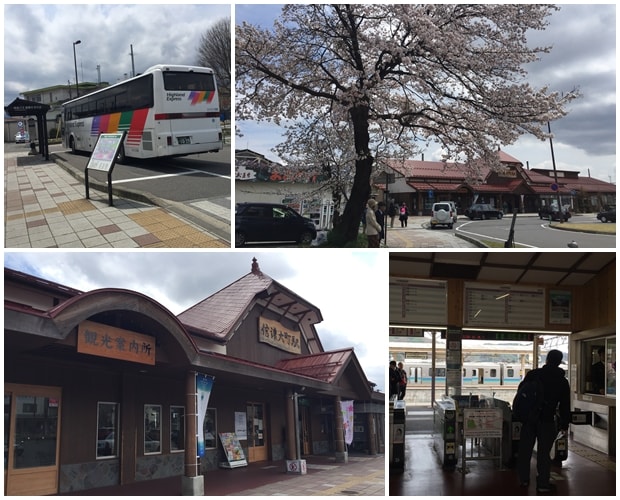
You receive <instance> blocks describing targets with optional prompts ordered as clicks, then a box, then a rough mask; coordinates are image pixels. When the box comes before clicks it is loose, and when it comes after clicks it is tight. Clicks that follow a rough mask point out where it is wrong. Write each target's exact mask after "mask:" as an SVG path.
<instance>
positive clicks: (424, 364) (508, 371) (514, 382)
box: [404, 359, 532, 387]
mask: <svg viewBox="0 0 620 500" xmlns="http://www.w3.org/2000/svg"><path fill="white" fill-rule="evenodd" d="M404 366H405V370H406V371H407V377H408V385H409V386H410V387H413V386H419V387H426V386H428V387H430V385H431V381H432V378H433V371H432V370H433V367H432V365H431V362H430V360H410V359H409V360H406V361H405V362H404ZM531 369H532V365H531V364H526V365H516V364H511V363H491V362H465V363H464V364H463V376H462V384H463V385H466V386H467V387H472V386H490V385H507V386H515V387H516V386H518V385H519V383H520V382H521V380H523V377H525V375H526V374H527V372H528V371H530V370H531ZM445 381H446V366H445V363H436V364H435V384H444V383H445Z"/></svg>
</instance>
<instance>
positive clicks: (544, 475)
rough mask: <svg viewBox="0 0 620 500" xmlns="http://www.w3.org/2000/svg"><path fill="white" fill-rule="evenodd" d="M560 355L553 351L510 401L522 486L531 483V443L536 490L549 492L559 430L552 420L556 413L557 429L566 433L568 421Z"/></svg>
mask: <svg viewBox="0 0 620 500" xmlns="http://www.w3.org/2000/svg"><path fill="white" fill-rule="evenodd" d="M561 362H562V352H561V351H558V350H556V349H552V350H551V351H549V352H548V353H547V360H546V363H545V365H544V366H543V367H542V368H537V369H535V370H531V371H530V372H529V373H528V374H527V375H526V376H525V378H524V379H523V381H522V382H521V383H520V384H519V389H518V390H517V395H516V396H515V399H514V402H513V418H515V420H518V421H520V422H522V427H521V438H520V441H519V456H518V460H517V471H518V474H519V482H520V484H521V486H524V487H527V486H529V484H530V461H531V458H532V451H533V449H534V443H535V442H538V444H537V452H536V469H537V472H538V475H537V477H536V491H537V492H538V493H550V492H551V491H552V485H551V484H550V482H549V478H550V475H551V457H550V452H551V447H552V446H553V442H554V440H555V437H556V436H557V433H558V429H557V428H556V423H555V417H556V413H559V427H560V430H562V431H564V432H568V424H569V422H570V387H569V385H568V380H566V377H565V376H564V370H563V369H561V368H560V363H561Z"/></svg>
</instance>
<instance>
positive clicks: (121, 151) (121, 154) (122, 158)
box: [116, 144, 127, 163]
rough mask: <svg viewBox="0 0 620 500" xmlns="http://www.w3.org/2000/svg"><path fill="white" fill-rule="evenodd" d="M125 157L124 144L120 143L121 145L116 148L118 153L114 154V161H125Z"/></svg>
mask: <svg viewBox="0 0 620 500" xmlns="http://www.w3.org/2000/svg"><path fill="white" fill-rule="evenodd" d="M126 159H127V157H126V156H125V145H124V144H121V147H120V148H119V150H118V154H117V155H116V163H125V160H126Z"/></svg>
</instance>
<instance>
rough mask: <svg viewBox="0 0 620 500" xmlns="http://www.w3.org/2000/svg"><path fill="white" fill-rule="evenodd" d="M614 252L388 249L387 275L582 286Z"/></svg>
mask: <svg viewBox="0 0 620 500" xmlns="http://www.w3.org/2000/svg"><path fill="white" fill-rule="evenodd" d="M615 259H616V253H615V252H506V251H498V252H392V253H390V264H389V265H390V270H389V272H390V276H402V277H415V278H421V279H433V280H445V279H450V278H452V279H463V280H467V281H481V282H487V281H488V282H499V283H504V284H513V285H532V284H537V285H551V286H560V285H562V286H582V285H585V284H586V283H587V282H588V281H590V280H591V279H592V278H594V277H595V276H596V275H597V274H598V273H599V272H600V271H601V270H602V269H604V268H605V267H606V266H607V265H609V264H610V263H611V262H613V261H615Z"/></svg>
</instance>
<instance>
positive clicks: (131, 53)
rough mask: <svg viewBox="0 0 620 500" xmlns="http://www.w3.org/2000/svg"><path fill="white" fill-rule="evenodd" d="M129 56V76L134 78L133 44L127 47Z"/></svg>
mask: <svg viewBox="0 0 620 500" xmlns="http://www.w3.org/2000/svg"><path fill="white" fill-rule="evenodd" d="M129 49H130V52H129V55H130V56H131V76H132V77H134V76H136V67H135V65H134V61H133V44H130V45H129Z"/></svg>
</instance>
